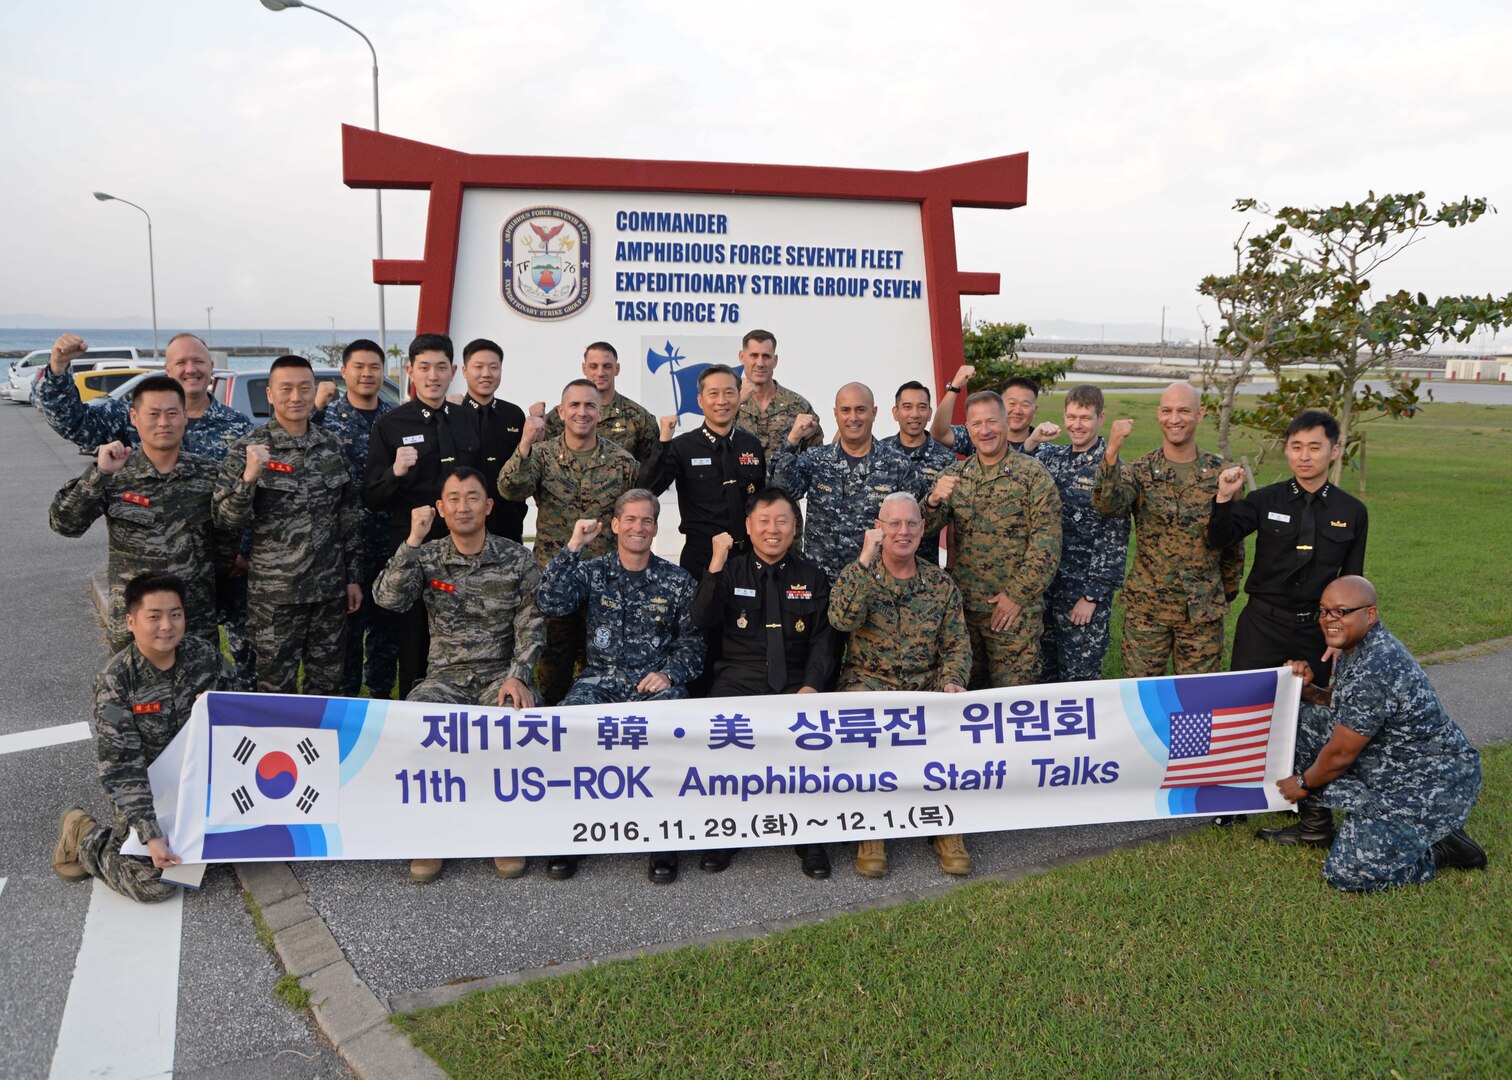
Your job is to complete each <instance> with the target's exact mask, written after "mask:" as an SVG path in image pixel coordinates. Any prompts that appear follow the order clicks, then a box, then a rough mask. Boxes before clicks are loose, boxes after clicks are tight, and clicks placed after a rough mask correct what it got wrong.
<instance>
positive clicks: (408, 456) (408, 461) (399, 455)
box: [394, 446, 420, 476]
mask: <svg viewBox="0 0 1512 1080" xmlns="http://www.w3.org/2000/svg"><path fill="white" fill-rule="evenodd" d="M419 460H420V451H418V450H416V449H415V448H414V447H413V446H401V447H400V448H399V449H397V450H395V451H394V475H395V476H404V475H406V474H407V473H408V472H409V471H410V470H411V469H413V468H414V467H415V462H417V461H419Z"/></svg>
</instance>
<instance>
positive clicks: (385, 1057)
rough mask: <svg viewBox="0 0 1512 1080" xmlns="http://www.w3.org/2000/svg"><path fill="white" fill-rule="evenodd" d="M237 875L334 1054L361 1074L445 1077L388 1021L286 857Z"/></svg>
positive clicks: (397, 1078) (401, 1079)
mask: <svg viewBox="0 0 1512 1080" xmlns="http://www.w3.org/2000/svg"><path fill="white" fill-rule="evenodd" d="M235 869H236V876H237V878H238V879H239V880H240V881H241V886H242V888H243V889H245V890H246V891H247V892H248V893H249V894H250V895H251V897H252V899H253V900H254V901H255V902H256V903H257V906H258V908H259V909H260V910H261V911H262V915H263V921H264V922H266V923H267V925H268V929H269V930H271V931H272V932H273V950H274V952H276V953H277V954H278V959H279V960H280V961H282V963H283V966H284V969H285V970H286V971H287V972H288V973H289V974H290V975H294V976H296V977H297V978H298V979H299V983H300V985H301V986H303V987H304V988H305V989H306V990H308V991H309V992H310V1012H311V1013H312V1014H313V1015H314V1017H315V1023H316V1024H317V1025H319V1027H320V1030H321V1031H322V1032H324V1034H325V1036H326V1038H327V1039H329V1040H330V1041H331V1045H332V1046H334V1047H335V1048H336V1053H337V1054H339V1055H340V1056H341V1059H342V1061H344V1062H346V1065H347V1067H348V1068H350V1069H351V1070H352V1072H353V1074H354V1075H356V1076H358V1077H360V1078H361V1080H408V1078H410V1077H436V1078H444V1077H445V1076H446V1073H445V1072H443V1071H442V1070H441V1068H440V1066H438V1065H437V1064H436V1063H435V1062H434V1061H432V1060H431V1059H430V1058H429V1057H427V1056H426V1055H425V1054H424V1053H423V1052H422V1051H421V1050H420V1049H419V1048H418V1047H416V1046H415V1044H414V1043H412V1042H410V1041H409V1039H408V1038H407V1037H406V1036H405V1035H404V1033H403V1032H401V1031H398V1030H397V1029H395V1028H394V1027H393V1026H392V1025H391V1024H389V1023H388V1018H389V1012H390V1010H389V1008H388V1007H387V1006H386V1005H385V1003H384V1002H382V1001H380V1000H379V998H378V995H376V994H374V993H373V991H372V990H371V989H369V988H368V985H367V984H366V983H365V982H363V981H362V979H361V978H360V977H359V976H358V975H357V971H356V969H355V968H353V967H352V965H351V964H350V963H349V962H348V961H347V958H346V956H345V955H343V953H342V951H341V946H340V945H339V944H338V943H337V941H336V938H335V937H334V936H332V934H331V931H330V928H329V927H327V926H326V924H325V920H324V919H322V918H321V917H320V915H319V913H318V912H316V910H315V908H314V907H313V906H312V905H311V904H310V901H309V898H308V897H307V896H306V895H305V891H304V888H303V887H302V886H301V885H300V884H299V879H298V878H296V877H295V876H294V872H293V871H292V870H290V869H289V866H288V864H287V863H237V864H236V866H235Z"/></svg>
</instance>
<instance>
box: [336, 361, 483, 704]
mask: <svg viewBox="0 0 1512 1080" xmlns="http://www.w3.org/2000/svg"><path fill="white" fill-rule="evenodd" d="M455 372H456V369H455V368H454V367H453V366H452V342H451V338H449V337H447V336H446V335H445V334H421V335H419V336H418V337H416V338H415V340H414V341H412V342H410V347H409V378H410V388H411V389H412V390H413V391H414V394H415V396H414V398H413V399H411V400H410V401H407V402H405V403H404V404H403V405H400V406H399V407H398V408H395V409H391V410H390V411H389V412H387V413H385V414H384V415H383V416H381V417H379V419H378V421H377V422H376V423H375V424H374V425H373V433H372V435H371V436H370V438H369V440H368V459H367V468H366V470H365V471H364V472H363V477H362V501H363V503H364V504H366V506H367V507H368V509H370V510H387V511H388V512H389V544H388V548H389V550H390V552H393V551H397V550H398V548H399V545H400V544H402V543H404V540H405V537H407V536H408V535H409V526H410V511H411V510H413V509H414V508H415V507H417V506H434V505H435V503H436V500H438V499H439V498H441V485H442V483H443V482H444V481H445V480H446V476H447V474H448V473H449V472H451V470H452V469H454V468H456V467H457V466H458V465H471V466H473V467H476V466H477V459H478V441H477V433H476V428H475V427H474V425H472V424H471V423H467V422H465V421H463V419H462V416H461V408H462V407H461V406H460V405H453V404H451V403H450V402H448V401H447V400H446V391H447V389H448V388H449V387H450V386H451V381H452V376H453V375H454V374H455ZM444 535H446V524H445V522H442V521H441V518H440V515H439V514H438V515H436V522H435V523H434V524H432V526H431V532H430V535H429V536H428V537H427V538H426V539H428V540H438V539H440V538H441V537H442V536H444ZM429 648H430V631H429V628H428V627H427V626H426V621H425V608H424V605H422V604H416V605H415V606H414V607H413V608H411V609H410V610H409V611H407V612H405V613H404V614H403V615H400V616H399V696H400V697H401V698H402V697H404V696H405V695H406V694H408V693H409V692H410V687H412V686H413V685H414V684H415V683H416V682H418V681H419V680H420V679H421V678H423V677H424V675H425V661H426V652H427V651H428V650H429Z"/></svg>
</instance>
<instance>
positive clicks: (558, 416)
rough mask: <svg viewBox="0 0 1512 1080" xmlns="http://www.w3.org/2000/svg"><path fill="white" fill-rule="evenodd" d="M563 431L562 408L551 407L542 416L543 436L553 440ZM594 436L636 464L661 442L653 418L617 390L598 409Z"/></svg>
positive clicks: (658, 429)
mask: <svg viewBox="0 0 1512 1080" xmlns="http://www.w3.org/2000/svg"><path fill="white" fill-rule="evenodd" d="M565 430H566V428H565V425H563V423H562V407H561V406H560V405H555V406H552V409H551V411H550V412H549V413H547V414H546V434H547V436H548V437H549V438H552V439H555V438H557V437H558V436H559V435H561V434H562V432H563V431H565ZM598 433H599V437H600V438H608V439H610V440H612V441H613V442H614V443H616V444H617V445H618V446H619V448H620V449H621V450H623V451H625V453H627V454H629V455H630V456H631V457H633V458H634V459H635V460H636V461H645V460H646V459H647V458H648V457H650V456H651V451H653V450H655V449H656V444H657V441H658V440H660V439H661V427H660V426H659V425H658V424H657V422H656V417H654V416H652V415H651V414H650V413H649V412H647V411H646V410H645V408H644V407H642V406H641V405H638V404H636V403H635V402H634V401H632V400H630V399H629V398H627V397H626V396H625V395H624V394H621V393H619V392H618V391H616V392H615V394H614V400H613V401H611V402H610V403H609V404H607V405H604V406H603V407H602V408H601V409H600V410H599V422H598Z"/></svg>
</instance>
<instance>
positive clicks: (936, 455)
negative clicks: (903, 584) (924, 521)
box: [882, 432, 956, 566]
mask: <svg viewBox="0 0 1512 1080" xmlns="http://www.w3.org/2000/svg"><path fill="white" fill-rule="evenodd" d="M882 445H883V446H889V447H891V448H892V449H894V450H896V451H897V452H898V453H900V454H902V455H903V456H904V457H906V458H907V459H908V460H909V461H911V462H913V463H914V467H915V468H916V469H918V470H919V472H920V473H922V474H923V476H924V490H925V492H926V493H927V492H929V491H930V490H931V489H933V488H934V482H935V481H936V480H938V479H939V478H940V473H942V472H944V471H945V470H946V469H948V468H950V467H951V466H952V465H954V464H955V463H956V452H955V451H954V450H952V449H951V448H950V447H948V446H946V445H945V444H944V443H942V442H941V441H940V440H939V439H936V438H934V437H933V436H931V435H930V434H929V433H928V432H925V434H924V441H923V442H921V443H920V444H919V445H918V446H904V445H903V443H902V441H901V440H900V439H899V438H898V436H896V435H888V436H887V437H886V438H884V439H883V440H882ZM919 558H921V559H929V560H933V562H934V563H935V565H936V566H938V565H939V563H940V534H939V532H932V533H929V534H927V535H926V536H925V537H924V539H922V540H920V541H919Z"/></svg>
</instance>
